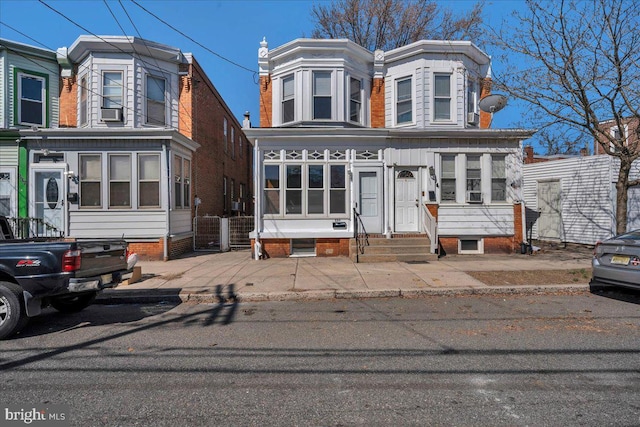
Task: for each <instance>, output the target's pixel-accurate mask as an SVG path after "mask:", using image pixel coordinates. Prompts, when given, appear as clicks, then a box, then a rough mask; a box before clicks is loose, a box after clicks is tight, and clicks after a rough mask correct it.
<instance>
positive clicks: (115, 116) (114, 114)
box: [100, 108, 122, 122]
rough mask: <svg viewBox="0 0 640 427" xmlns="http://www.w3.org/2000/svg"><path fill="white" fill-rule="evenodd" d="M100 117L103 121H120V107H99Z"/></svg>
mask: <svg viewBox="0 0 640 427" xmlns="http://www.w3.org/2000/svg"><path fill="white" fill-rule="evenodd" d="M100 119H101V120H102V121H103V122H121V121H122V109H120V108H101V109H100Z"/></svg>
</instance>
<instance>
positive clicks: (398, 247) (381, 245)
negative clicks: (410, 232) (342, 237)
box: [349, 236, 438, 262]
mask: <svg viewBox="0 0 640 427" xmlns="http://www.w3.org/2000/svg"><path fill="white" fill-rule="evenodd" d="M357 251H358V249H357V247H356V240H355V239H351V242H350V246H349V253H350V255H351V256H350V257H351V259H352V260H353V261H354V262H355V260H356V253H357ZM430 252H431V242H430V240H429V238H428V237H426V236H422V237H399V238H398V237H397V238H392V239H387V238H378V237H376V238H371V237H370V238H369V245H368V246H365V247H364V254H362V253H360V254H359V257H358V260H359V262H429V261H435V260H437V259H438V255H437V254H431V253H430Z"/></svg>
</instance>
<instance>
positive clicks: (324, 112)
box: [313, 71, 331, 120]
mask: <svg viewBox="0 0 640 427" xmlns="http://www.w3.org/2000/svg"><path fill="white" fill-rule="evenodd" d="M313 118H314V120H318V119H320V120H325V119H331V73H330V72H326V71H315V72H314V73H313Z"/></svg>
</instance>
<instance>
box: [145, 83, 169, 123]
mask: <svg viewBox="0 0 640 427" xmlns="http://www.w3.org/2000/svg"><path fill="white" fill-rule="evenodd" d="M165 88H166V80H165V79H163V78H160V77H155V76H152V75H147V121H146V123H147V124H148V125H155V126H164V125H165V124H166V102H165V99H166V98H165Z"/></svg>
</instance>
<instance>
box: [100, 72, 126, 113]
mask: <svg viewBox="0 0 640 427" xmlns="http://www.w3.org/2000/svg"><path fill="white" fill-rule="evenodd" d="M123 90H124V85H123V83H122V71H105V72H104V73H103V74H102V107H103V108H122V106H123V98H124V97H123Z"/></svg>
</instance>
